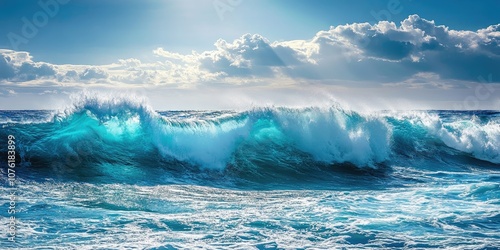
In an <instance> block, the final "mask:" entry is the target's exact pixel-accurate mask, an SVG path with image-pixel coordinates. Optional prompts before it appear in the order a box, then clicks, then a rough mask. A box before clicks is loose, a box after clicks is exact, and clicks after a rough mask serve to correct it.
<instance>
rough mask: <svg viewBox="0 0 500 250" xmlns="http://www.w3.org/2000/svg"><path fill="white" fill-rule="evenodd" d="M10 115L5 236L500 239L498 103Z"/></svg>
mask: <svg viewBox="0 0 500 250" xmlns="http://www.w3.org/2000/svg"><path fill="white" fill-rule="evenodd" d="M0 126H1V130H0V142H2V144H1V145H0V152H1V155H2V159H0V162H1V164H2V165H1V166H2V177H1V182H2V186H1V189H2V190H1V194H2V203H1V208H0V209H1V210H2V211H1V213H2V215H3V216H2V217H1V225H0V227H1V228H2V230H1V231H2V238H3V239H2V241H0V248H1V249H59V248H60V249H135V248H138V249H373V248H383V249H391V248H394V249H401V248H417V249H427V248H444V249H498V248H500V112H497V111H404V112H402V111H401V112H397V111H383V112H376V113H371V114H362V113H357V112H354V111H350V110H345V109H343V108H341V107H339V106H336V105H333V106H329V107H304V108H277V107H271V108H269V107H268V108H253V109H251V110H247V111H239V112H236V111H163V112H160V111H154V110H153V109H152V108H151V107H150V106H148V105H146V104H144V103H142V102H137V101H134V100H131V99H126V98H111V99H108V100H102V99H99V98H84V99H83V100H81V101H79V102H77V103H75V104H74V105H72V106H71V107H69V108H66V109H64V110H62V111H36V110H31V111H0ZM9 135H11V136H13V137H15V145H16V148H15V156H16V167H15V171H16V172H15V185H12V186H11V185H10V183H9V178H8V160H7V159H8V157H7V155H8V151H9V150H8V145H9V144H8V137H9ZM12 191H15V194H14V195H11V193H12ZM12 197H14V199H15V210H16V211H15V214H8V211H9V206H10V205H11V202H10V201H11V200H10V199H11V198H12ZM11 216H13V217H14V218H15V239H14V240H15V242H12V241H11V240H9V232H10V228H9V223H10V222H11ZM11 239H12V238H11Z"/></svg>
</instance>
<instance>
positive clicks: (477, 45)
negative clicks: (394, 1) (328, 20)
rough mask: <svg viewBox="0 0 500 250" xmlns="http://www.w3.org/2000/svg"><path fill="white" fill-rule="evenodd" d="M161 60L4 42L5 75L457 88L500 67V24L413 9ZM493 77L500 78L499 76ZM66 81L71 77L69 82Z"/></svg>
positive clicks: (248, 37)
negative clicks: (439, 17) (451, 22)
mask: <svg viewBox="0 0 500 250" xmlns="http://www.w3.org/2000/svg"><path fill="white" fill-rule="evenodd" d="M152 53H153V55H155V56H156V58H157V60H156V61H148V62H143V61H141V60H138V59H134V58H129V59H123V60H118V61H117V62H116V63H113V64H109V65H54V64H50V63H45V62H37V61H34V60H33V58H32V57H31V55H30V54H29V53H27V52H19V51H11V50H0V81H3V82H37V81H38V82H47V81H53V82H54V83H56V84H60V85H65V84H76V85H78V84H81V85H82V86H84V85H88V84H93V83H99V84H110V85H119V84H137V85H172V86H177V87H185V86H194V85H198V84H207V85H209V84H218V83H224V84H241V83H247V82H252V83H254V84H255V83H256V82H260V83H263V82H267V83H275V82H279V81H280V80H283V79H290V80H291V81H295V82H296V83H302V82H309V81H315V82H318V81H319V82H321V83H323V84H334V85H342V84H343V85H350V84H352V83H353V82H363V84H364V86H366V84H371V85H377V86H396V85H397V86H405V85H406V86H408V87H410V88H453V87H456V86H459V85H460V83H459V82H460V81H469V82H478V81H479V80H478V79H479V77H480V76H488V75H490V74H492V73H496V72H497V71H498V69H499V68H500V24H496V25H492V26H489V27H485V28H484V29H480V30H477V31H468V30H452V29H450V28H448V27H446V26H444V25H438V24H436V23H435V22H434V21H432V20H426V19H423V18H421V17H419V16H418V15H411V16H409V17H408V18H406V19H405V20H403V21H401V22H399V23H394V22H388V21H381V22H378V23H375V24H369V23H352V24H345V25H338V26H332V27H330V28H329V29H328V30H324V31H319V32H317V33H316V35H315V36H314V37H312V38H310V39H304V40H293V41H279V42H271V41H269V40H268V39H266V38H265V37H263V36H261V35H259V34H245V35H242V36H241V37H239V38H237V39H235V40H233V41H226V40H222V39H220V40H218V41H216V42H215V44H214V49H213V50H208V51H202V52H196V51H193V52H191V53H189V54H180V53H176V52H171V51H168V50H165V49H164V48H157V49H155V50H154V51H152ZM493 82H499V78H496V77H494V79H493ZM65 86H66V85H65Z"/></svg>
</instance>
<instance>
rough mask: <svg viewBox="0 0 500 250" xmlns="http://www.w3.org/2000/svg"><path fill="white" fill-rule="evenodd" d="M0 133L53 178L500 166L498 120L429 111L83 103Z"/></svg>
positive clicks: (86, 98) (84, 99)
mask: <svg viewBox="0 0 500 250" xmlns="http://www.w3.org/2000/svg"><path fill="white" fill-rule="evenodd" d="M2 133H13V134H16V136H17V137H18V138H19V145H18V146H19V149H20V155H21V156H22V159H23V160H24V161H25V162H27V163H29V164H32V165H50V166H52V167H54V166H55V167H56V168H58V169H61V168H63V169H65V168H68V166H69V167H72V168H77V167H78V166H81V165H92V166H95V165H106V164H118V165H122V166H130V165H134V166H147V167H154V166H155V165H161V164H163V163H164V162H168V163H169V164H172V163H174V162H179V163H182V164H188V165H191V166H195V167H196V166H197V167H199V168H201V169H211V170H225V169H227V168H228V167H233V168H236V169H240V170H241V168H242V167H248V168H257V170H256V169H253V170H249V171H258V168H278V167H281V168H291V169H294V168H297V169H298V168H303V167H304V166H310V165H311V162H316V163H318V164H320V165H322V166H324V165H336V164H351V165H354V166H356V167H358V168H361V169H376V168H378V167H379V166H380V165H385V164H390V162H392V161H397V162H400V161H399V160H400V158H403V156H405V157H408V156H412V155H418V154H420V153H422V152H427V154H428V155H431V156H432V157H435V158H439V157H453V154H456V153H460V154H464V155H467V156H470V157H472V158H476V159H479V160H484V161H488V162H491V163H494V164H498V163H500V154H499V152H500V126H499V120H498V116H491V117H489V116H488V115H486V116H475V115H471V114H463V113H446V114H444V113H439V112H431V111H429V112H424V111H420V112H380V113H374V114H361V113H358V112H354V111H350V110H345V109H343V108H341V107H339V106H331V107H305V108H285V107H267V108H254V109H252V110H248V111H243V112H234V111H232V112H229V111H228V112H225V111H177V112H174V111H166V112H157V111H155V110H154V109H153V108H151V106H149V105H148V104H147V102H146V101H144V100H142V99H137V98H132V97H127V96H122V97H113V96H108V97H101V96H97V95H82V96H81V97H79V98H78V99H77V100H75V101H74V103H73V104H72V105H71V106H70V107H68V108H66V109H64V110H62V111H60V112H58V113H57V114H55V115H53V118H52V119H50V120H46V121H45V122H41V123H29V124H25V123H18V122H13V123H12V122H11V123H7V130H5V132H2ZM453 152H455V153H453ZM266 171H271V172H272V170H269V169H267V170H266Z"/></svg>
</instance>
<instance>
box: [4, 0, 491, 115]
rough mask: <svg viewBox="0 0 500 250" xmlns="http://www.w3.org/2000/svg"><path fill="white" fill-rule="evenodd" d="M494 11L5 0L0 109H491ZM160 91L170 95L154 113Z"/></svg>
mask: <svg viewBox="0 0 500 250" xmlns="http://www.w3.org/2000/svg"><path fill="white" fill-rule="evenodd" d="M46 6H48V7H46ZM499 11H500V2H499V1H488V0H487V1H481V2H480V3H479V2H477V1H435V2H431V1H417V0H374V1H361V0H350V1H348V0H338V1H326V0H318V1H314V3H311V1H299V0H274V1H269V0H197V1H180V0H177V1H172V0H170V1H159V0H142V1H138V0H122V1H104V0H85V1H84V0H40V1H35V0H6V1H1V2H0V27H1V28H0V50H1V51H0V52H1V53H0V54H1V55H2V57H0V59H1V60H0V86H2V90H0V91H2V92H0V105H2V106H0V108H15V107H10V106H16V105H17V106H19V105H20V106H19V107H21V106H22V107H23V108H24V107H25V106H27V107H29V106H30V105H31V106H32V104H26V103H20V101H17V102H15V104H9V103H13V101H12V100H13V99H14V97H13V96H15V95H17V98H18V99H19V96H21V95H33V96H36V98H34V99H33V98H30V99H33V100H58V99H61V98H63V96H64V95H68V93H73V92H75V91H79V90H81V89H99V90H100V91H101V90H111V91H115V90H116V89H119V90H120V91H127V92H140V93H142V94H145V95H148V96H152V99H153V102H154V103H155V104H156V105H159V106H162V107H160V108H171V107H178V108H183V107H184V105H185V103H183V102H182V100H181V99H184V100H186V99H190V100H191V99H192V102H194V103H196V102H198V103H199V105H197V104H193V103H192V102H190V104H189V105H186V108H197V107H198V106H200V107H205V106H206V103H207V102H210V98H208V97H207V95H208V94H206V93H212V91H213V92H216V93H226V96H224V98H226V99H231V98H227V96H234V95H236V94H237V95H242V94H244V93H245V94H246V93H249V94H248V96H245V98H243V99H245V100H248V101H247V102H248V103H250V104H251V105H260V104H261V103H262V104H263V105H267V104H283V105H289V104H293V101H290V100H296V99H300V100H301V103H300V104H298V105H307V104H308V103H310V102H313V101H317V99H318V98H317V93H328V94H327V95H326V96H327V97H322V98H323V99H331V98H332V96H333V98H335V97H336V96H337V95H340V96H349V95H351V96H352V97H353V98H346V99H348V100H347V101H346V102H349V100H358V99H363V100H365V99H366V98H365V96H364V95H365V94H363V93H375V94H372V95H374V96H375V97H373V98H372V99H374V100H370V101H374V102H375V101H376V100H375V99H377V98H378V99H381V100H383V101H381V100H378V102H379V103H387V102H389V103H394V102H395V101H396V99H397V102H404V103H410V104H408V107H409V108H460V107H462V108H475V107H477V108H491V109H499V108H500V107H496V105H497V103H498V96H499V94H500V90H498V91H496V89H497V88H498V87H497V85H498V84H497V83H498V82H499V79H500V76H499V73H497V72H499V70H498V69H499V66H500V59H499V58H500V48H499V43H498V42H499V40H500V31H499V26H497V24H499V23H500V17H499V15H498V13H499ZM37 18H38V19H37ZM26 22H28V23H29V24H27V23H26ZM37 22H38V23H37ZM364 23H368V24H364ZM29 25H33V27H34V28H35V29H36V31H35V32H33V30H29V28H28V29H27V28H26V27H27V26H29ZM27 30H28V31H30V32H31V33H30V32H28V33H26V31H27ZM23 32H24V33H23ZM26 34H28V36H26ZM2 60H3V61H2ZM486 87H487V88H486ZM477 88H480V90H482V91H477ZM162 92H164V93H166V94H165V95H169V94H170V95H174V94H172V93H176V94H175V96H182V98H179V100H176V101H174V102H173V103H176V104H175V105H173V106H169V105H162V104H163V103H162V101H161V100H160V99H161V98H160V97H156V98H155V97H154V96H156V95H159V94H158V93H162ZM167 92H168V93H167ZM306 92H307V93H308V95H309V96H307V97H303V95H304V93H306ZM344 92H345V93H344ZM477 92H480V93H482V94H480V95H479V97H478V94H477ZM483 92H484V93H483ZM14 93H15V94H14ZM63 93H65V94H63ZM252 93H253V94H252ZM271 93H272V94H271ZM339 93H342V94H339ZM429 93H439V94H435V95H437V96H440V99H441V100H436V98H434V97H432V94H429ZM486 95H488V97H487V98H485V96H486ZM262 96H268V97H266V98H262ZM430 96H431V98H430ZM471 96H472V97H471ZM295 97H297V98H295ZM298 97H300V98H298ZM429 98H430V99H429ZM474 98H475V99H474ZM63 99H64V98H63ZM238 99H241V98H238ZM467 100H469V101H467ZM471 100H472V101H471ZM476 100H477V101H478V102H479V103H480V104H477V102H476ZM232 102H233V101H230V100H227V101H226V102H224V103H222V104H220V105H218V104H217V105H213V108H219V107H220V108H230V107H231V106H232ZM356 102H357V101H356ZM44 103H50V102H44ZM411 103H414V104H415V105H413V106H412V104H411ZM472 103H473V104H474V105H473V104H472ZM427 104H428V105H427ZM366 105H368V106H371V105H370V104H369V103H368V104H366ZM8 106H9V107H8ZM17 106H16V107H17ZM52 106H56V104H54V105H52ZM52 106H51V105H48V107H52ZM235 106H237V105H235ZM383 106H384V105H381V108H384V107H383ZM386 106H387V105H386Z"/></svg>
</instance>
